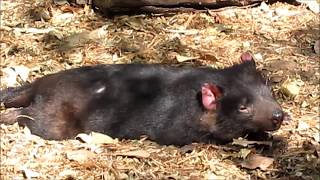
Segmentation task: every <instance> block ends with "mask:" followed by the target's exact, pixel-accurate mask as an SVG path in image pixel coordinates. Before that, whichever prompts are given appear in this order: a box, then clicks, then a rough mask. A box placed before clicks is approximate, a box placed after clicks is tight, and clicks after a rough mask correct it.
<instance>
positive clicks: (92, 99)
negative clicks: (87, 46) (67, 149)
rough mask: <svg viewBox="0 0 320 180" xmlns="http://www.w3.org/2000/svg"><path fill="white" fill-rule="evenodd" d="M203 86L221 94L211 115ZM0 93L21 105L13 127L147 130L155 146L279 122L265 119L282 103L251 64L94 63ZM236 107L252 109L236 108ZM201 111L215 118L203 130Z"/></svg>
mask: <svg viewBox="0 0 320 180" xmlns="http://www.w3.org/2000/svg"><path fill="white" fill-rule="evenodd" d="M204 83H211V84H214V85H217V86H218V87H219V88H220V89H221V91H222V94H223V96H222V97H221V98H220V99H219V101H218V108H217V110H216V111H214V112H207V111H206V109H205V108H204V107H203V105H202V103H201V91H200V89H201V86H202V85H203V84H204ZM1 94H2V97H1V101H2V103H4V105H5V106H6V107H7V108H11V107H24V108H22V109H17V110H16V111H18V114H22V115H24V116H20V117H18V118H17V120H18V122H19V124H21V125H26V126H28V127H29V128H30V129H31V132H32V133H34V134H37V135H39V136H41V137H43V138H45V139H57V140H59V139H66V138H72V137H74V136H75V135H76V134H77V133H80V132H90V131H96V132H101V133H105V134H108V135H110V136H111V137H117V138H129V139H136V138H139V137H140V136H141V135H147V136H148V137H149V139H151V140H154V141H156V142H158V143H160V144H175V145H183V144H188V143H191V142H206V143H208V142H210V143H211V142H213V143H220V142H228V141H230V140H232V138H236V137H239V136H244V135H245V134H246V133H248V132H263V131H266V130H276V129H278V128H279V127H280V124H281V123H280V124H274V123H272V112H273V111H274V110H278V109H280V110H281V108H280V107H279V105H278V104H277V102H276V101H275V100H274V98H273V97H272V95H271V93H270V90H269V89H268V87H267V86H266V85H265V84H264V80H263V79H262V77H261V75H260V74H259V72H257V70H256V68H255V63H254V61H248V62H244V63H242V64H238V65H234V66H232V67H229V68H226V69H221V70H217V69H212V68H191V67H188V68H178V67H169V66H165V65H143V64H131V65H97V66H91V67H82V68H77V69H72V70H67V71H63V72H59V73H56V74H52V75H48V76H44V77H43V78H40V79H38V80H36V81H35V82H33V83H31V84H29V85H26V86H22V87H18V88H16V89H10V90H5V91H3V92H2V93H1ZM241 105H245V106H246V107H250V108H252V112H251V111H250V113H243V112H240V111H239V107H240V106H241ZM266 107H267V108H266ZM263 108H265V109H267V110H264V109H263ZM262 109H263V110H262ZM260 111H261V113H260ZM206 113H213V114H215V115H216V116H213V117H215V119H211V120H212V122H211V121H210V122H211V124H209V125H205V126H206V127H203V126H204V125H203V124H201V123H200V119H201V118H202V117H204V115H205V114H206ZM5 121H6V120H5V119H3V120H2V122H5Z"/></svg>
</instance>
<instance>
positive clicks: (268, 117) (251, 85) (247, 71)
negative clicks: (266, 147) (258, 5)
mask: <svg viewBox="0 0 320 180" xmlns="http://www.w3.org/2000/svg"><path fill="white" fill-rule="evenodd" d="M241 60H242V63H241V64H238V65H235V66H232V67H230V68H227V69H225V70H223V71H222V73H224V75H223V77H224V78H225V79H224V82H225V83H221V85H220V84H219V86H218V85H215V84H213V83H205V84H203V85H202V91H201V93H202V104H203V106H204V109H206V110H207V111H209V112H214V113H215V114H216V116H215V118H216V120H215V121H214V124H212V128H209V129H211V131H212V133H221V132H222V133H225V138H226V139H230V138H234V137H237V136H241V135H243V133H244V132H257V131H274V130H277V129H279V128H280V126H281V123H282V121H283V119H284V112H283V111H282V109H281V107H280V106H279V104H278V103H277V101H276V100H275V98H274V97H273V96H272V93H271V89H270V87H269V86H268V85H266V81H265V80H264V78H263V77H262V76H261V74H260V73H259V72H258V71H257V70H256V65H255V62H254V60H253V58H252V56H251V55H250V54H249V53H244V54H242V56H241Z"/></svg>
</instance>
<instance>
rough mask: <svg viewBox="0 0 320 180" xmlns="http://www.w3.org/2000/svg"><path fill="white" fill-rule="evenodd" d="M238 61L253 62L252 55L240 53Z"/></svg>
mask: <svg viewBox="0 0 320 180" xmlns="http://www.w3.org/2000/svg"><path fill="white" fill-rule="evenodd" d="M240 59H241V61H242V62H247V61H254V59H253V57H252V55H251V54H250V53H249V52H244V53H242V54H241V56H240Z"/></svg>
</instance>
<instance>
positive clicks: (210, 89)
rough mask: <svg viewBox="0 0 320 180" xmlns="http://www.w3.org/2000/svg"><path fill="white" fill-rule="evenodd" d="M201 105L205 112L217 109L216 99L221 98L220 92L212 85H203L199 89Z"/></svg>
mask: <svg viewBox="0 0 320 180" xmlns="http://www.w3.org/2000/svg"><path fill="white" fill-rule="evenodd" d="M201 94H202V105H203V106H204V108H205V109H207V110H216V109H217V99H218V98H220V97H221V96H222V93H221V90H220V89H219V88H218V87H217V86H216V85H213V84H209V83H204V84H203V85H202V87H201Z"/></svg>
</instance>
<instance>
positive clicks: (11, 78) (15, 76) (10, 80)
mask: <svg viewBox="0 0 320 180" xmlns="http://www.w3.org/2000/svg"><path fill="white" fill-rule="evenodd" d="M1 71H2V72H3V74H4V75H3V76H1V83H2V84H4V85H6V86H8V87H12V86H16V85H19V80H20V81H22V82H26V81H27V79H28V77H29V72H30V69H29V68H27V67H25V66H13V67H7V68H3V69H2V70H1Z"/></svg>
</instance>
